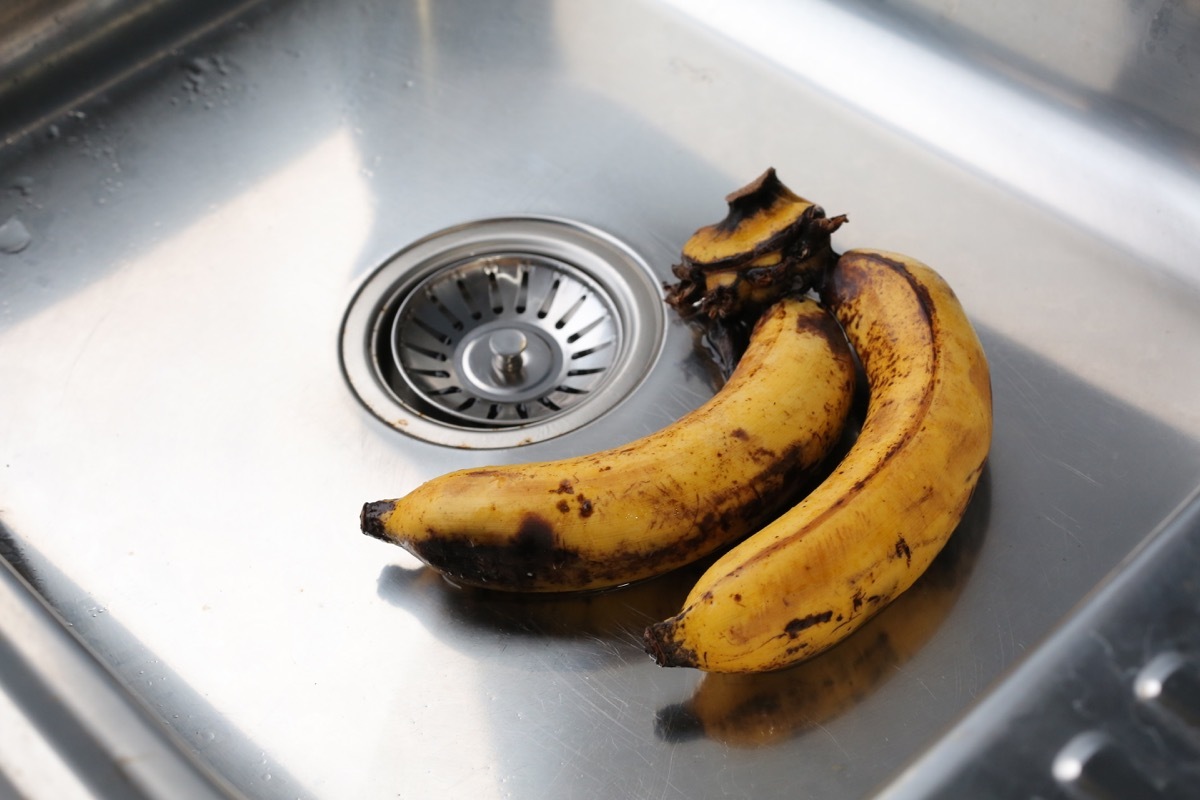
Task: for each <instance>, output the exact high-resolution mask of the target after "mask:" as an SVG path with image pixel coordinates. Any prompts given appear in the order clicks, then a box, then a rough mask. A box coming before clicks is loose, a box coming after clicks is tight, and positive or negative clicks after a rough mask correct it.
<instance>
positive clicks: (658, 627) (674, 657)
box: [642, 619, 697, 667]
mask: <svg viewBox="0 0 1200 800" xmlns="http://www.w3.org/2000/svg"><path fill="white" fill-rule="evenodd" d="M674 633H675V621H674V620H673V619H669V620H666V621H665V622H658V623H655V624H654V625H651V626H650V627H648V628H646V630H645V632H644V633H642V644H643V646H644V647H645V649H646V652H647V653H649V654H650V656H651V657H652V658H653V659H654V661H655V663H657V664H658V665H659V666H660V667H694V666H696V665H697V661H696V652H695V651H694V650H692V649H690V648H687V647H684V646H683V645H681V644H679V642H677V641H675V638H674Z"/></svg>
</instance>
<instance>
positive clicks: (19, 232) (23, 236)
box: [0, 217, 33, 254]
mask: <svg viewBox="0 0 1200 800" xmlns="http://www.w3.org/2000/svg"><path fill="white" fill-rule="evenodd" d="M32 241H33V234H31V233H30V232H29V228H26V227H25V223H23V222H21V220H19V219H17V218H16V217H9V218H8V219H7V220H5V222H4V224H2V225H0V253H9V254H15V253H19V252H21V251H22V250H24V249H25V248H26V247H29V243H30V242H32Z"/></svg>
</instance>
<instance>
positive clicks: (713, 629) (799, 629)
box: [644, 250, 992, 672]
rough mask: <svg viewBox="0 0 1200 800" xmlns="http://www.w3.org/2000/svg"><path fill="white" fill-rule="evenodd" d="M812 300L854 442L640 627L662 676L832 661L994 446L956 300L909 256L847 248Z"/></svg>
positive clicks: (977, 353)
mask: <svg viewBox="0 0 1200 800" xmlns="http://www.w3.org/2000/svg"><path fill="white" fill-rule="evenodd" d="M821 296H822V299H823V301H824V302H825V303H826V304H827V305H828V306H829V307H830V308H831V310H832V311H833V313H834V314H835V316H836V317H837V318H838V320H839V321H840V322H841V324H842V327H843V329H844V330H845V332H846V335H847V337H848V338H849V341H850V344H851V345H852V347H853V348H854V350H855V351H856V352H857V354H858V356H859V358H860V360H861V362H862V366H863V370H864V372H865V374H866V378H867V384H868V391H869V400H868V407H867V413H866V417H865V419H864V421H863V426H862V430H861V431H860V432H859V436H858V439H857V440H856V441H855V443H854V445H853V446H852V447H851V448H850V450H849V451H848V452H847V453H846V455H845V457H844V458H843V460H842V462H841V463H840V464H839V465H838V466H837V468H836V469H835V470H834V471H833V472H832V473H831V474H830V475H829V477H828V478H826V480H825V481H824V482H823V483H822V484H821V485H819V486H818V487H817V488H816V489H814V490H813V491H812V492H811V493H810V494H808V495H807V496H806V497H805V498H804V499H803V500H801V501H800V502H799V503H798V504H797V505H796V506H795V507H793V508H792V509H790V510H789V511H786V512H785V513H783V514H782V516H780V517H779V518H778V519H776V520H775V521H773V522H772V523H770V524H769V525H767V526H766V527H765V528H763V529H762V530H760V531H759V532H757V533H755V534H753V535H752V536H750V537H749V538H747V539H745V540H744V541H742V542H741V543H740V544H738V545H736V546H734V547H733V548H732V549H731V550H729V551H728V552H727V553H726V554H725V555H723V556H722V557H721V558H720V559H718V560H717V561H716V562H714V563H713V565H712V566H711V567H710V568H709V569H708V570H707V571H706V572H705V573H704V574H703V575H702V576H701V577H700V579H699V580H698V582H697V583H696V585H695V586H694V587H693V589H692V591H691V593H690V594H689V595H688V597H687V599H686V600H685V601H684V607H683V609H682V610H681V611H680V612H679V613H678V614H676V615H675V616H673V617H671V618H669V619H667V620H665V621H662V622H659V623H657V624H654V625H651V626H650V627H649V628H647V630H646V632H645V634H644V642H645V646H646V649H647V651H648V652H649V653H650V654H651V655H652V656H653V657H654V659H655V660H656V661H657V662H658V663H659V664H660V665H662V666H687V667H697V668H699V669H701V670H705V671H709V672H761V671H767V670H775V669H779V668H782V667H785V666H788V665H791V664H794V663H797V662H799V661H802V660H804V659H806V658H809V657H811V656H813V655H816V654H817V653H819V652H821V651H823V650H825V649H827V648H829V647H830V646H832V645H833V644H835V643H837V642H839V641H841V640H842V639H844V638H845V637H846V636H847V635H849V634H850V633H851V632H853V631H854V630H855V629H857V628H859V627H860V626H861V625H862V624H863V623H864V622H866V621H867V620H868V619H869V618H870V617H871V616H872V615H873V614H874V613H876V612H877V611H879V609H881V608H882V607H884V605H886V604H887V603H888V602H889V601H890V600H892V599H894V598H895V597H896V596H897V595H899V594H900V593H901V592H903V591H904V590H905V589H907V588H908V587H909V586H910V585H911V584H912V583H913V581H914V580H915V579H916V578H917V577H918V576H919V575H920V574H921V573H922V572H923V571H924V570H925V569H926V567H927V566H928V565H929V564H930V562H931V561H932V560H933V558H934V556H935V555H937V553H938V551H939V550H941V549H942V546H943V545H944V544H945V543H946V541H947V539H948V538H949V537H950V535H951V533H952V532H953V531H954V529H955V527H956V525H957V524H958V522H959V520H960V518H961V517H962V515H963V513H964V511H965V509H966V506H967V503H968V501H969V500H970V498H971V495H972V492H973V490H974V487H975V485H976V483H977V481H978V479H979V476H980V473H981V472H982V470H983V466H984V462H985V460H986V458H987V453H988V449H989V447H990V443H991V434H992V405H991V383H990V377H989V372H988V365H987V360H986V358H985V355H984V352H983V348H982V346H981V345H980V342H979V339H978V338H977V336H976V334H975V331H974V330H973V328H972V327H971V324H970V321H969V320H968V319H967V317H966V315H965V313H964V311H963V309H962V306H961V304H960V303H959V301H958V299H957V298H956V297H955V295H954V292H953V291H952V290H951V288H950V287H949V286H948V285H947V284H946V282H945V281H944V280H943V279H942V278H941V277H940V276H939V275H938V274H937V273H936V272H935V271H934V270H932V269H931V268H929V267H927V266H925V265H923V264H921V263H919V262H917V261H915V260H913V259H911V258H908V257H905V256H902V255H898V254H894V253H888V252H883V251H871V250H854V251H850V252H848V253H845V254H844V255H842V256H841V257H840V258H839V259H838V260H837V263H836V265H835V266H834V268H833V269H832V271H831V272H830V274H829V275H828V277H827V279H826V282H825V285H824V286H823V287H822V289H821Z"/></svg>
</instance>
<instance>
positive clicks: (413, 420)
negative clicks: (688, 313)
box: [339, 217, 667, 449]
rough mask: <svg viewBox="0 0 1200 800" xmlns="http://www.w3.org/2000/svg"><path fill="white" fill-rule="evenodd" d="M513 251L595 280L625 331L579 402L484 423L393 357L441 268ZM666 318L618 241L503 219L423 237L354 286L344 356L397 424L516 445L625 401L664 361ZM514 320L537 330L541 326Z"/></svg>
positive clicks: (443, 437)
mask: <svg viewBox="0 0 1200 800" xmlns="http://www.w3.org/2000/svg"><path fill="white" fill-rule="evenodd" d="M509 257H511V258H517V259H531V260H534V261H539V262H543V263H555V264H559V265H563V267H564V269H565V270H566V271H569V272H571V273H573V274H576V275H577V276H579V277H580V278H581V280H583V281H584V282H585V283H589V284H590V285H592V286H593V287H597V288H598V290H599V291H600V292H601V293H602V294H603V295H604V296H605V297H606V299H607V302H608V303H609V305H610V307H611V309H612V314H613V320H612V321H613V325H614V326H616V328H618V329H619V335H618V336H617V337H616V340H615V341H614V344H613V345H612V347H611V351H612V352H611V365H610V366H607V367H606V368H605V370H604V374H603V375H602V376H601V378H600V379H599V380H596V381H595V382H594V385H592V386H590V387H589V388H588V391H587V392H586V393H581V394H580V396H579V399H578V400H575V401H574V402H571V403H568V404H567V405H566V407H564V408H562V409H561V410H559V411H554V410H553V409H549V411H550V412H551V413H548V414H541V413H539V414H538V415H537V416H536V417H535V416H534V415H531V416H530V418H529V419H521V418H519V417H518V418H517V419H515V420H509V419H504V420H493V421H488V420H483V421H482V423H483V424H481V422H480V420H478V419H468V418H464V417H463V416H462V415H455V414H452V413H448V410H447V408H446V407H445V405H444V404H439V403H438V402H436V401H433V402H431V398H430V397H428V396H425V395H426V394H427V392H425V391H422V389H424V388H427V387H426V386H423V385H421V384H420V382H418V385H417V386H414V385H413V381H412V380H411V379H409V378H408V377H405V376H404V375H403V374H402V372H401V368H402V367H403V364H401V363H400V362H401V359H400V358H399V357H398V356H397V357H395V358H394V357H393V354H394V353H397V352H398V351H397V350H396V349H395V347H394V345H395V342H394V340H393V327H394V326H395V325H396V324H398V323H399V322H400V317H399V315H400V314H401V313H402V310H403V307H404V305H405V303H406V302H407V301H409V300H410V298H411V297H412V295H413V292H414V290H415V289H418V288H419V287H420V286H421V285H422V284H424V283H426V282H428V281H431V280H434V279H436V276H437V275H438V274H439V273H443V272H448V271H452V270H453V269H454V267H455V265H461V264H468V263H478V262H480V261H483V260H486V259H489V258H493V259H503V258H509ZM535 316H536V314H535ZM511 321H512V320H510V322H511ZM485 322H486V320H485ZM523 322H528V320H524V321H523ZM666 325H667V319H666V313H665V310H664V307H663V301H662V290H661V284H660V282H659V280H658V279H657V278H656V277H655V276H654V275H653V273H652V272H651V270H650V268H649V267H648V266H647V265H646V264H645V262H644V261H643V260H642V259H641V258H640V257H638V256H637V254H636V253H634V252H633V251H632V250H631V249H629V248H628V247H626V246H625V245H624V244H623V243H622V242H620V241H619V240H617V239H615V238H613V237H612V236H610V235H608V234H607V233H604V232H602V231H600V230H598V229H596V228H593V227H591V226H588V225H585V224H582V223H578V222H575V221H572V220H567V219H562V218H558V217H500V218H493V219H485V220H480V221H477V222H470V223H466V224H463V225H458V226H455V227H452V228H448V229H445V230H442V231H439V232H437V233H434V234H432V235H430V236H427V237H425V238H423V239H420V240H418V241H416V242H414V243H412V244H411V245H409V246H408V247H406V248H404V249H403V250H401V251H400V252H398V253H397V254H395V255H394V256H392V257H391V258H390V259H388V260H387V261H386V262H384V264H383V265H381V266H380V267H379V268H377V269H376V270H375V271H374V272H373V273H371V274H370V275H369V276H368V277H367V278H366V280H365V281H364V282H363V283H362V284H361V285H360V286H359V288H358V289H357V290H356V292H355V293H354V296H353V297H352V299H351V302H350V304H349V307H348V308H347V311H346V313H345V316H344V317H343V320H342V328H341V332H340V353H339V355H340V360H341V366H342V372H343V374H344V375H345V377H346V379H347V382H348V383H349V385H350V387H351V389H352V390H353V392H354V394H355V395H356V396H357V398H358V399H359V401H360V402H362V403H363V405H364V406H366V408H367V409H368V410H369V411H371V413H372V414H374V415H375V416H376V417H378V418H379V419H381V420H382V421H384V422H385V423H387V424H388V425H390V426H391V427H393V428H396V429H397V430H400V431H403V432H404V433H407V434H409V435H411V436H413V437H415V438H418V439H422V440H425V441H428V442H432V443H435V444H441V445H447V446H451V447H460V448H472V449H487V448H504V447H515V446H520V445H525V444H531V443H534V442H540V441H545V440H547V439H551V438H554V437H556V436H560V435H562V434H564V433H567V432H569V431H572V430H575V429H577V428H579V427H581V426H583V425H585V424H587V423H589V422H592V421H594V420H596V419H597V418H599V417H601V416H603V415H604V414H606V413H607V412H609V411H610V410H611V409H612V408H614V407H615V406H616V405H617V404H619V403H620V401H621V400H622V399H624V398H625V397H626V396H628V395H629V394H630V393H631V392H632V391H633V389H635V388H636V387H637V386H638V385H639V384H640V383H641V382H642V380H643V379H644V378H645V377H646V375H648V374H649V372H650V369H651V368H652V366H653V365H654V363H655V362H656V361H657V359H658V356H659V355H660V354H661V351H662V348H663V344H664V341H665V338H666ZM477 327H478V326H477ZM509 327H513V326H512V325H510V326H509ZM516 327H522V328H523V329H524V330H525V332H526V333H533V328H536V327H537V326H532V328H530V327H526V326H525V325H521V326H516ZM533 335H537V334H536V333H533ZM393 362H395V363H393ZM477 363H478V362H477ZM478 388H479V387H476V389H478Z"/></svg>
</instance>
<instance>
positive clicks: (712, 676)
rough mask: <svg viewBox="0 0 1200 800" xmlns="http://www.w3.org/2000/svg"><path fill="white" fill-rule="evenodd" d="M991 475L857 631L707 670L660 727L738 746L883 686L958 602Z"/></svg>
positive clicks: (756, 743) (780, 733)
mask: <svg viewBox="0 0 1200 800" xmlns="http://www.w3.org/2000/svg"><path fill="white" fill-rule="evenodd" d="M986 480H987V476H986V474H985V475H984V477H983V478H982V479H981V481H980V486H979V488H978V489H976V496H977V498H978V500H982V501H984V502H983V503H982V504H981V503H979V502H977V501H973V502H972V503H971V507H970V509H969V510H968V512H967V516H966V518H964V520H963V522H962V523H961V524H960V525H959V528H958V530H957V531H956V532H955V534H954V536H952V537H951V538H950V542H949V543H948V544H947V545H946V547H945V548H944V549H943V550H942V552H941V553H940V554H939V555H938V557H937V558H936V559H934V562H933V564H932V565H931V566H930V567H929V569H928V570H927V571H926V572H925V574H924V575H922V576H921V578H920V579H919V580H918V581H916V583H914V584H913V585H912V587H911V588H910V589H909V590H908V591H906V592H904V594H902V595H901V596H900V597H899V598H897V599H896V600H895V601H894V602H892V603H891V604H890V605H889V606H888V607H887V608H886V609H884V610H883V611H882V612H880V613H879V614H877V615H875V616H874V617H872V618H871V619H870V620H869V621H868V622H867V623H866V624H864V625H863V626H862V627H861V628H859V629H858V630H857V631H856V632H855V633H854V635H853V636H849V637H847V638H846V640H845V641H843V642H841V643H839V644H838V645H837V646H835V647H832V648H830V649H829V650H828V651H827V652H825V653H822V654H821V655H820V656H819V657H817V658H812V659H809V660H807V661H804V662H802V663H800V664H797V665H796V666H794V667H791V668H789V669H782V670H776V671H774V672H767V673H752V674H747V673H721V672H710V673H708V674H706V675H705V676H704V679H703V680H701V681H700V683H699V684H698V685H697V686H696V687H695V689H694V690H693V692H692V696H691V697H690V698H688V699H687V700H685V701H684V702H682V703H676V704H673V705H669V706H666V707H664V708H661V709H659V711H658V714H657V715H656V720H655V732H656V733H657V734H658V735H659V737H661V738H663V739H666V740H668V741H681V740H686V739H692V738H695V737H698V736H704V737H707V738H709V739H713V740H714V741H718V742H721V743H722V744H726V745H730V746H733V747H761V746H764V745H770V744H773V743H775V742H778V741H780V740H783V739H787V738H790V737H792V736H795V735H797V734H799V733H801V732H804V731H807V730H810V729H812V728H816V727H821V726H824V725H826V724H828V723H830V722H832V721H833V720H834V719H836V718H837V717H839V716H841V715H842V714H844V713H845V712H847V711H848V710H850V709H851V708H853V707H855V706H856V705H858V704H859V703H861V702H862V701H863V700H864V699H865V698H867V697H869V696H870V695H872V694H875V693H876V692H878V691H879V690H880V688H881V687H882V686H883V685H884V684H885V683H887V681H888V680H890V679H891V678H893V677H895V676H896V675H898V674H900V670H901V669H902V668H903V667H904V665H905V664H906V663H907V662H908V661H909V660H910V659H912V658H913V657H914V656H916V654H917V653H918V652H920V651H921V649H922V648H923V647H924V646H925V644H926V642H928V640H929V639H930V638H931V637H932V636H933V634H934V633H935V632H936V631H937V630H938V629H939V628H940V627H941V625H942V623H943V621H944V620H945V618H946V616H947V615H948V614H949V613H950V610H951V609H952V608H953V607H954V603H955V601H956V600H957V598H958V594H959V592H960V590H961V589H962V587H963V584H964V583H965V577H966V575H968V574H969V573H970V570H971V569H972V567H973V566H974V562H975V558H976V556H977V554H978V548H979V544H980V541H981V537H980V534H981V532H982V528H983V523H984V520H985V519H986V513H987V505H986V504H987V500H988V498H987V491H986V483H985V482H986ZM980 490H983V491H980ZM981 495H982V496H981ZM981 506H982V507H981ZM653 583H657V582H653Z"/></svg>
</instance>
